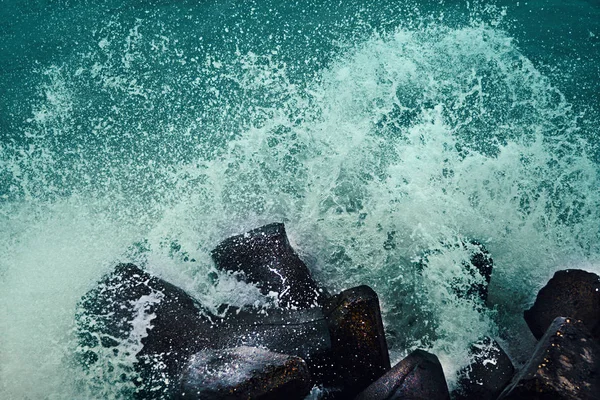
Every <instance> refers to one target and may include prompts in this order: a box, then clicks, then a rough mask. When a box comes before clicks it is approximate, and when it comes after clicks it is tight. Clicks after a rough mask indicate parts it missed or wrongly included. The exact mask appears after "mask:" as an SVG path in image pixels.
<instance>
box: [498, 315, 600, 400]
mask: <svg viewBox="0 0 600 400" xmlns="http://www.w3.org/2000/svg"><path fill="white" fill-rule="evenodd" d="M499 399H506V400H509V399H510V400H521V399H522V400H525V399H527V400H542V399H543V400H549V399H556V400H592V399H596V400H597V399H600V345H598V343H597V342H596V341H595V340H594V339H593V337H592V335H591V334H590V332H589V331H588V329H587V328H586V327H585V326H584V324H583V323H582V322H581V321H577V320H575V319H571V318H566V317H559V318H556V319H555V320H554V321H553V322H552V323H551V325H550V327H549V328H548V329H547V331H546V333H545V334H544V336H543V337H542V338H541V339H540V342H539V343H538V345H537V347H536V349H535V351H534V354H533V356H532V357H531V359H530V360H529V362H528V363H527V364H526V365H525V366H524V367H523V369H522V370H521V371H520V372H519V373H518V374H517V375H516V376H515V377H514V379H513V380H512V381H511V383H510V385H509V386H508V387H507V388H506V389H505V390H504V391H503V392H502V394H501V395H500V397H499Z"/></svg>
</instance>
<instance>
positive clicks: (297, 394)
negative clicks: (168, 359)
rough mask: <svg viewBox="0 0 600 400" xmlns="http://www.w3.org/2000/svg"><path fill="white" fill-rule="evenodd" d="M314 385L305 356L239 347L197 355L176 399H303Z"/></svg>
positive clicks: (182, 378)
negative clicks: (304, 359)
mask: <svg viewBox="0 0 600 400" xmlns="http://www.w3.org/2000/svg"><path fill="white" fill-rule="evenodd" d="M312 386H313V385H312V383H311V378H310V374H309V372H308V368H307V367H306V364H305V362H304V361H303V360H302V359H301V358H299V357H292V356H288V355H283V354H278V353H274V352H271V351H268V350H265V349H259V348H256V347H237V348H232V349H224V350H203V351H200V352H198V353H196V354H194V355H193V356H192V357H191V359H190V362H189V364H188V365H187V367H186V368H185V370H184V372H183V374H182V377H181V380H180V387H179V392H178V394H177V395H176V398H179V399H211V400H221V399H223V400H225V399H227V400H235V399H240V400H242V399H244V400H245V399H257V400H278V399H283V398H285V399H286V400H300V399H303V398H304V397H305V396H306V395H308V393H309V392H310V390H311V388H312Z"/></svg>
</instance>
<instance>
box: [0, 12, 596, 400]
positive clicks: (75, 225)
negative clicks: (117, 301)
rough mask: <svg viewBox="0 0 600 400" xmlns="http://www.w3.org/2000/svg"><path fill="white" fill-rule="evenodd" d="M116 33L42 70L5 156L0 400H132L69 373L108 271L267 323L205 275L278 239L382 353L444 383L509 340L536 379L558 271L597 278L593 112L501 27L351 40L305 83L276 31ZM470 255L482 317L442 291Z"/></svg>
mask: <svg viewBox="0 0 600 400" xmlns="http://www.w3.org/2000/svg"><path fill="white" fill-rule="evenodd" d="M119 15H120V16H119V17H115V18H113V19H112V20H109V21H108V22H102V24H100V25H99V26H98V29H96V30H94V31H93V33H90V35H89V37H88V40H89V42H86V44H84V45H82V46H81V49H80V51H77V52H75V53H74V55H73V56H72V57H69V58H68V59H65V60H63V61H62V62H60V63H55V65H52V66H49V67H44V68H41V70H37V71H36V72H35V73H33V72H32V76H34V77H35V82H36V93H37V94H36V96H35V97H34V98H31V99H29V103H28V104H29V106H30V112H29V113H28V116H27V118H26V119H25V120H23V121H22V123H21V124H20V125H19V129H18V134H13V136H14V137H17V138H18V140H10V141H7V142H5V143H2V144H0V168H1V169H0V172H1V175H0V185H1V188H2V192H1V193H0V195H1V196H2V197H0V219H1V223H0V333H1V335H0V374H1V375H0V397H2V398H11V399H12V398H14V399H20V398H56V399H63V398H80V397H83V398H93V397H97V398H100V397H107V396H108V397H119V396H121V395H123V393H127V388H128V387H130V383H128V382H122V383H118V381H119V375H120V374H119V371H120V370H118V369H117V371H116V372H114V373H112V372H111V373H110V374H107V373H106V371H104V372H99V371H97V370H96V371H95V370H91V371H88V372H84V371H83V369H82V368H81V367H80V366H79V365H78V364H77V363H76V362H75V361H74V358H73V354H74V352H75V347H76V342H75V340H74V338H73V337H72V336H73V334H72V328H73V324H74V315H75V309H76V305H77V301H78V300H79V298H80V297H81V296H82V295H83V294H84V293H85V292H86V291H87V290H89V289H90V288H92V287H93V285H94V283H95V282H96V281H97V280H98V279H99V278H100V277H101V276H102V275H103V274H104V273H106V272H108V271H110V270H111V268H112V266H113V265H114V264H115V263H117V262H119V261H131V262H137V263H139V264H141V265H143V266H145V267H146V268H148V269H149V270H150V271H151V272H153V273H155V274H157V275H158V276H161V277H163V278H165V279H167V280H169V281H171V282H173V283H175V284H177V285H180V286H181V287H183V288H184V289H185V290H187V291H189V292H190V293H192V294H193V295H195V296H196V297H198V298H199V299H200V300H201V301H202V303H203V304H205V305H206V307H208V308H209V309H211V310H213V311H216V309H217V307H218V305H219V304H221V303H222V302H229V303H233V304H237V305H241V304H255V305H257V306H260V305H265V306H268V305H272V302H273V299H272V298H268V297H264V296H261V295H260V293H259V292H258V290H257V289H256V288H255V287H253V286H249V285H245V284H243V283H240V282H238V281H237V280H236V279H235V278H233V277H231V276H226V275H222V274H219V273H218V272H217V271H215V270H214V267H213V265H212V262H211V260H210V250H211V249H212V248H214V246H215V245H216V244H217V243H218V242H219V241H220V240H222V239H223V238H225V237H226V236H228V235H232V234H238V233H240V232H243V231H246V230H248V229H252V228H254V227H257V226H259V225H260V224H264V223H269V222H272V221H283V222H285V223H286V228H287V231H288V234H289V236H290V240H291V242H292V245H293V246H294V247H295V248H296V249H298V252H299V253H300V255H301V257H302V258H303V259H304V260H305V261H306V262H307V263H308V264H309V266H310V267H311V269H313V271H314V273H315V275H316V277H317V278H318V279H319V280H320V281H321V282H323V284H324V285H325V286H327V287H328V288H330V289H331V290H334V291H335V290H341V289H345V288H348V287H350V286H352V285H359V284H369V285H371V286H372V287H373V288H374V289H375V290H376V291H377V293H378V294H379V296H380V300H381V303H382V308H383V311H384V320H385V326H386V330H387V333H388V342H389V344H390V346H391V349H392V355H393V356H394V357H395V358H399V357H401V356H403V355H405V354H407V353H408V352H409V351H411V350H413V349H415V348H417V347H421V348H425V349H428V350H430V351H432V352H434V353H436V354H437V355H438V356H439V357H440V359H441V361H442V363H443V365H444V369H445V371H446V374H447V376H448V379H449V382H450V384H451V385H452V384H453V382H454V374H455V372H456V371H457V369H458V368H460V367H461V366H463V365H465V363H466V362H467V354H466V349H467V348H468V345H469V344H470V343H471V342H473V341H475V340H477V339H479V338H480V337H481V336H483V335H492V336H494V337H496V338H497V339H499V340H500V341H503V340H508V339H514V338H515V337H520V338H521V339H519V340H517V341H513V342H511V343H509V344H507V348H508V350H509V352H510V353H511V355H512V356H513V357H514V358H515V361H516V362H517V363H518V362H522V361H523V360H522V359H521V357H522V356H523V354H527V351H529V349H530V348H531V345H532V339H531V337H530V335H529V333H528V332H527V328H526V326H524V323H523V322H522V321H521V312H522V310H523V308H525V307H527V306H528V305H529V304H530V303H531V302H532V301H533V299H534V296H535V293H536V292H537V290H538V289H539V288H540V287H541V286H542V285H543V284H544V283H545V282H546V280H547V279H548V278H549V277H550V276H551V275H552V273H553V272H554V271H555V270H557V269H560V268H564V267H565V266H569V267H574V266H577V267H584V268H586V269H589V270H592V271H595V272H600V268H599V267H598V265H599V264H598V255H599V254H600V249H599V246H598V234H599V230H598V221H599V220H600V215H599V212H600V211H599V210H600V194H599V193H598V190H597V188H598V187H599V184H600V181H599V177H598V168H597V165H595V164H594V163H593V162H592V161H590V159H589V158H588V156H587V152H588V150H589V149H588V146H589V145H588V143H587V142H586V141H585V140H584V138H582V136H581V134H580V131H579V123H580V122H579V119H580V118H581V116H580V114H579V113H578V112H577V111H574V110H573V107H572V106H571V105H570V104H569V103H568V102H567V101H566V100H565V97H564V96H563V95H562V93H561V92H560V91H559V90H558V89H557V88H556V87H555V86H554V85H553V83H552V82H551V81H550V80H549V79H548V78H547V77H545V76H544V75H543V74H541V73H540V72H539V71H538V69H536V67H535V66H534V64H533V63H532V62H531V61H530V60H529V59H528V58H527V57H525V56H524V55H523V54H522V53H521V52H520V51H519V48H518V46H517V45H516V44H515V43H514V40H513V39H512V38H511V37H510V36H509V35H508V34H507V33H505V32H504V31H503V30H502V29H501V28H499V27H498V26H497V25H498V22H497V21H494V20H491V21H487V22H486V21H483V20H482V19H475V20H474V22H471V23H468V24H462V25H461V24H447V23H445V21H444V20H443V19H442V20H440V21H436V22H424V21H421V23H414V24H405V23H404V24H403V23H400V22H398V23H397V24H396V25H395V27H394V28H393V29H386V30H383V29H382V30H381V31H378V30H376V31H375V32H373V33H369V34H367V35H365V34H364V31H365V29H364V26H361V29H360V32H361V34H360V35H359V34H357V35H356V36H353V37H352V38H350V39H349V38H345V39H346V40H343V39H344V37H342V40H341V43H342V44H341V45H340V46H339V47H336V48H329V49H328V56H327V60H328V61H327V62H325V61H324V62H323V63H322V64H319V65H318V67H315V65H317V63H315V62H314V60H313V59H309V58H306V63H305V64H306V65H308V66H310V68H309V67H307V68H306V70H302V69H301V68H300V67H298V65H302V64H304V61H302V60H295V61H298V62H297V63H296V64H294V62H292V61H290V59H289V54H288V53H286V49H285V46H283V47H282V45H281V44H282V43H286V42H285V38H283V39H282V37H280V36H277V35H275V38H274V39H272V43H271V42H267V45H263V46H258V47H256V48H252V49H248V48H247V47H248V46H244V45H243V43H242V44H241V45H240V43H237V46H233V45H232V44H236V43H235V40H232V41H227V40H224V42H223V43H222V47H221V48H218V47H215V46H213V45H211V43H210V41H209V40H207V39H206V38H205V35H206V36H209V35H208V33H206V32H203V31H202V29H201V28H199V27H202V26H203V25H202V24H201V23H200V22H199V21H201V19H200V17H199V16H198V15H193V14H189V15H186V16H180V15H176V16H173V15H170V14H169V13H168V12H166V11H165V14H160V13H158V12H156V13H141V12H137V11H136V10H134V11H123V12H122V13H121V14H119ZM484 19H485V18H484ZM174 21H177V24H176V23H175V22H174ZM223 29H233V27H232V26H229V25H227V24H224V26H223ZM239 29H240V31H237V33H236V34H238V35H240V36H239V37H242V38H244V37H246V36H244V35H246V34H247V32H246V33H244V31H243V29H242V28H239ZM231 35H233V36H235V35H234V32H232V33H231ZM284 36H285V35H284ZM310 45H311V44H307V46H309V47H310ZM250 47H251V46H250ZM317 47H318V46H317ZM313 50H314V49H313ZM298 54H299V55H298V57H302V58H304V57H305V56H306V54H301V53H298ZM300 61H301V62H300ZM13 139H14V138H13ZM470 239H476V240H479V241H480V242H482V243H484V244H485V246H486V247H487V249H488V250H489V251H490V253H491V255H492V257H493V259H494V263H495V270H494V274H493V276H492V283H491V287H490V302H491V303H492V304H493V308H491V309H489V310H488V309H484V308H482V307H480V306H478V305H476V304H473V303H472V302H471V301H469V300H466V299H461V298H458V297H457V296H456V292H455V290H454V289H452V287H451V284H453V285H455V286H456V285H458V286H461V285H463V286H465V287H466V286H468V285H469V284H471V283H473V282H474V280H476V279H477V277H473V276H472V275H470V274H469V273H468V272H466V271H465V269H464V267H462V265H463V264H464V263H468V260H469V258H470V255H471V252H472V251H473V250H474V249H473V248H472V247H471V248H470V247H469V246H463V243H466V242H468V241H469V240H470ZM130 361H131V360H130ZM128 367H129V368H130V367H131V365H129V366H121V367H117V368H123V371H126V370H127V368H128Z"/></svg>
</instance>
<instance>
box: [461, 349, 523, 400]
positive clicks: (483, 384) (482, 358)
mask: <svg viewBox="0 0 600 400" xmlns="http://www.w3.org/2000/svg"><path fill="white" fill-rule="evenodd" d="M470 353H471V356H472V357H473V362H472V363H471V364H470V365H469V366H467V367H466V368H464V369H462V370H461V371H460V373H459V378H458V389H457V390H455V391H454V392H453V393H452V395H453V396H452V397H453V398H454V400H494V399H496V398H497V397H498V395H499V394H500V393H501V392H502V389H504V388H505V387H506V385H508V383H509V382H510V380H511V378H512V377H513V375H514V372H515V368H514V367H513V364H512V362H511V361H510V358H508V355H506V353H505V352H504V350H502V348H501V347H500V345H499V344H498V343H497V342H496V341H495V340H493V339H491V338H485V339H482V340H481V341H479V342H477V343H475V344H473V346H472V347H471V349H470Z"/></svg>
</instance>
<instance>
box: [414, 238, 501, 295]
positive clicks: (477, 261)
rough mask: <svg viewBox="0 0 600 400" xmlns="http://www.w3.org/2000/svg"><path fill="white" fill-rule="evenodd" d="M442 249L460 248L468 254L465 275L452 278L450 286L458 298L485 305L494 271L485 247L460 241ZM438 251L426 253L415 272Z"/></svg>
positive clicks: (492, 262) (464, 263) (472, 242)
mask: <svg viewBox="0 0 600 400" xmlns="http://www.w3.org/2000/svg"><path fill="white" fill-rule="evenodd" d="M444 247H446V248H449V249H452V248H461V249H462V250H466V251H468V252H469V255H470V257H469V261H468V262H466V261H464V262H463V263H462V267H463V269H464V271H465V272H466V274H465V275H464V276H461V277H457V278H454V279H453V280H452V281H451V282H450V286H451V288H452V290H453V291H454V293H456V295H457V296H458V297H459V298H466V299H469V300H472V301H473V302H475V303H478V304H481V305H483V304H485V302H486V301H487V297H488V287H489V284H490V281H491V278H492V271H493V269H494V260H493V259H492V256H491V255H490V253H489V251H488V250H487V249H486V248H485V246H484V245H483V244H482V243H480V242H478V241H477V240H470V241H468V242H464V241H461V242H460V244H453V245H449V244H445V245H444ZM440 252H441V251H440V250H434V251H427V252H426V253H425V254H424V255H423V257H422V258H421V260H420V261H419V262H418V263H417V264H416V266H417V270H419V271H421V270H422V269H423V268H425V266H426V265H427V263H428V260H429V258H430V257H431V256H432V255H435V254H439V253H440Z"/></svg>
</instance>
